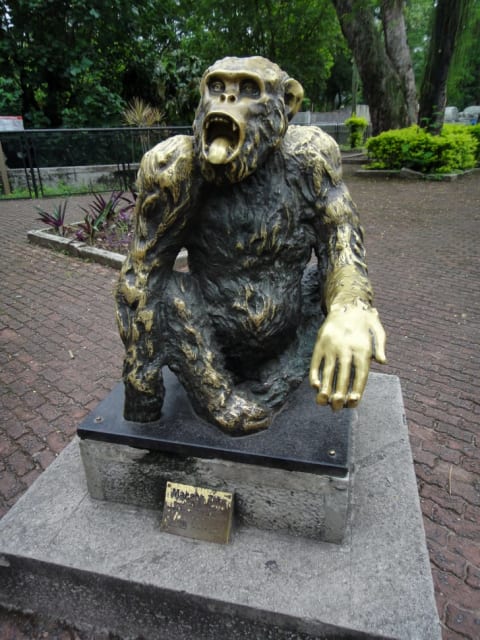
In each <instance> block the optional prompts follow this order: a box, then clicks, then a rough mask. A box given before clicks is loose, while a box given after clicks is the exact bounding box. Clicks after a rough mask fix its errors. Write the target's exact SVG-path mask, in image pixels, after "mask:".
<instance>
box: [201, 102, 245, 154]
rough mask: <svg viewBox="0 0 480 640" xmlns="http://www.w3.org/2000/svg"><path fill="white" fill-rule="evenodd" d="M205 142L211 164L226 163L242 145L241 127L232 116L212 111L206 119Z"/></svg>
mask: <svg viewBox="0 0 480 640" xmlns="http://www.w3.org/2000/svg"><path fill="white" fill-rule="evenodd" d="M203 142H204V145H203V146H204V153H205V157H206V158H207V160H208V161H209V162H210V163H211V164H226V163H227V162H230V160H231V159H232V156H233V155H234V154H235V152H236V151H237V149H238V148H239V146H240V128H239V126H238V124H237V123H236V122H235V120H234V119H233V118H231V117H230V116H228V115H226V114H224V113H212V114H210V115H209V116H207V118H206V120H205V124H204V134H203Z"/></svg>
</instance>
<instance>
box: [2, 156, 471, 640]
mask: <svg viewBox="0 0 480 640" xmlns="http://www.w3.org/2000/svg"><path fill="white" fill-rule="evenodd" d="M345 173H346V176H347V183H348V184H349V186H350V189H351V192H352V195H353V197H354V199H355V200H356V202H357V204H358V206H359V208H360V210H361V213H362V220H363V224H364V226H365V229H366V238H367V249H368V252H369V267H370V275H371V277H372V280H373V283H374V285H375V290H376V304H377V306H378V308H379V310H380V313H381V316H382V318H383V321H384V324H385V326H386V329H387V333H388V340H389V343H388V357H389V364H388V365H387V366H386V367H383V368H380V367H375V368H376V369H378V370H381V371H383V372H386V373H393V374H396V375H398V376H400V378H401V381H402V388H403V393H404V400H405V405H406V409H407V417H408V421H409V429H410V434H411V444H412V449H413V455H414V459H415V467H416V472H417V478H418V485H419V490H420V495H421V499H422V509H423V514H424V522H425V529H426V534H427V539H428V546H429V550H430V557H431V564H432V572H433V576H434V582H435V589H436V597H437V603H438V609H439V612H440V617H441V619H442V622H443V624H444V628H445V630H444V638H445V640H446V639H449V640H455V639H457V638H469V639H470V640H478V638H480V526H479V525H480V448H479V447H480V442H479V440H480V437H479V435H478V426H477V425H478V422H479V421H480V381H479V376H480V367H479V361H480V353H479V336H480V313H479V312H480V309H479V306H480V305H479V301H480V292H479V283H480V249H479V232H478V229H479V222H480V174H479V173H477V174H474V175H472V176H470V177H467V178H464V179H463V180H461V181H457V182H453V183H446V182H428V183H424V182H415V181H412V182H410V181H408V182H407V181H400V180H390V181H386V180H377V179H376V180H372V179H365V178H359V177H356V176H354V175H353V174H352V167H350V166H348V165H346V166H345ZM81 200H82V198H78V197H77V198H72V199H71V200H70V211H71V214H70V216H71V218H72V219H73V218H75V217H76V216H75V214H74V209H75V206H74V205H75V203H78V202H79V201H81ZM42 206H43V207H45V208H48V207H49V206H51V203H50V202H49V201H47V200H45V201H43V202H42ZM0 226H1V236H0V277H1V285H0V286H1V293H0V436H1V440H0V515H3V513H5V512H6V511H7V510H8V508H9V507H10V506H12V505H13V504H14V502H15V501H16V500H17V499H18V498H19V497H20V496H21V495H22V493H23V492H24V491H25V490H26V489H27V488H28V486H30V484H31V483H32V482H33V481H34V480H35V478H36V477H37V476H38V475H39V474H40V473H41V472H42V471H43V469H45V467H46V466H47V465H48V464H49V463H50V462H51V461H52V459H53V458H54V457H55V456H56V455H57V454H58V453H59V452H60V451H61V450H62V448H63V447H64V446H65V445H66V444H67V443H68V442H69V440H70V439H71V437H72V435H73V434H74V433H75V428H76V425H77V424H78V423H79V422H80V421H81V419H82V418H83V417H84V416H85V415H86V414H87V413H88V412H89V411H90V410H91V409H92V408H93V407H94V406H95V405H96V403H97V402H98V400H100V399H101V398H103V397H104V396H105V395H106V394H107V393H108V392H109V391H110V389H111V388H112V387H113V385H114V383H115V382H116V381H117V380H118V379H119V377H120V371H121V361H122V354H123V350H122V346H121V343H120V340H119V338H118V336H117V331H116V328H115V324H114V313H113V300H112V295H111V292H112V288H113V286H114V283H115V281H116V277H117V273H116V272H115V271H113V270H111V269H109V268H106V267H101V266H98V265H95V264H87V263H84V262H81V261H79V260H77V259H75V258H71V257H67V256H64V255H62V254H56V253H52V252H50V251H48V250H46V249H41V248H36V247H33V246H30V245H28V244H27V242H26V231H27V230H28V229H31V228H35V227H38V223H35V210H34V207H33V203H32V202H30V201H22V202H15V203H13V202H10V203H6V202H0ZM405 615H408V612H405ZM33 633H34V632H33V631H32V627H31V626H29V623H28V624H27V623H25V624H24V625H23V626H22V624H21V621H20V622H19V621H18V619H14V618H13V617H12V616H10V617H9V615H8V614H5V613H4V614H2V615H0V639H1V640H6V639H7V638H8V639H9V640H13V639H18V640H20V639H22V640H26V639H27V638H32V637H42V638H54V637H59V638H60V637H62V638H63V637H65V638H70V637H80V636H77V635H76V634H74V633H73V632H72V634H69V633H67V632H66V631H59V632H58V635H55V632H53V631H52V632H51V630H48V629H47V630H45V628H44V629H43V631H41V632H40V631H39V632H38V636H33V635H32V634H33Z"/></svg>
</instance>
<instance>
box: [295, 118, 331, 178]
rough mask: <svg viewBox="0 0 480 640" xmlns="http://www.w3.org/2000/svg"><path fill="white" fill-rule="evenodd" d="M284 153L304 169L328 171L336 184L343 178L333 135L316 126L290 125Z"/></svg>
mask: <svg viewBox="0 0 480 640" xmlns="http://www.w3.org/2000/svg"><path fill="white" fill-rule="evenodd" d="M283 149H284V154H286V156H287V157H290V158H291V159H292V160H293V161H295V162H296V163H298V164H300V168H301V169H302V170H303V171H307V172H308V171H309V170H313V171H314V172H318V170H319V169H320V170H324V171H326V172H327V173H328V174H329V176H330V178H331V180H332V182H333V183H334V184H336V183H338V182H340V181H341V179H342V160H341V154H340V149H339V146H338V144H337V143H336V142H335V140H334V139H333V138H332V136H330V135H328V133H325V131H323V129H321V128H320V127H315V126H306V125H290V126H289V127H288V129H287V133H286V135H285V138H284V142H283Z"/></svg>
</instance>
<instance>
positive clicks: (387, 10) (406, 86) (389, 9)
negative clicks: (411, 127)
mask: <svg viewBox="0 0 480 640" xmlns="http://www.w3.org/2000/svg"><path fill="white" fill-rule="evenodd" d="M404 6H405V0H383V1H382V4H381V13H382V24H383V35H384V38H385V48H386V51H387V55H388V58H389V60H390V62H391V63H392V64H393V66H394V67H395V69H396V71H397V73H398V75H399V76H400V78H401V79H402V89H403V91H404V100H405V105H406V107H407V117H408V124H412V123H414V122H417V117H418V102H417V87H416V85H415V74H414V72H413V64H412V56H411V55H410V49H409V48H408V44H407V30H406V27H405V16H404V13H403V9H404Z"/></svg>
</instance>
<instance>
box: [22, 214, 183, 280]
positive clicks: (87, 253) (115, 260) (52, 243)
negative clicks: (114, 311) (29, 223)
mask: <svg viewBox="0 0 480 640" xmlns="http://www.w3.org/2000/svg"><path fill="white" fill-rule="evenodd" d="M72 226H74V225H72ZM27 238H28V241H29V242H31V243H32V244H35V245H38V246H40V247H46V248H48V249H54V250H57V251H61V252H63V253H66V254H68V255H71V256H75V257H76V258H82V259H84V260H90V261H91V262H96V263H98V264H103V265H106V266H108V267H113V268H114V269H120V268H121V266H122V264H123V263H124V261H125V257H126V256H125V255H124V254H121V253H117V252H115V251H110V250H108V249H103V248H100V247H96V246H94V245H90V244H88V243H87V242H81V241H80V240H75V239H74V238H69V237H62V236H60V235H58V234H56V233H54V232H53V231H51V230H44V229H35V230H32V231H28V233H27ZM187 266H188V254H187V251H186V250H185V249H182V250H181V251H180V253H179V254H178V256H177V259H176V260H175V266H174V269H175V270H176V271H185V269H186V268H187Z"/></svg>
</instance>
